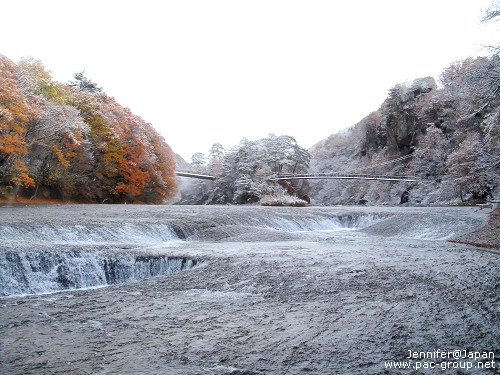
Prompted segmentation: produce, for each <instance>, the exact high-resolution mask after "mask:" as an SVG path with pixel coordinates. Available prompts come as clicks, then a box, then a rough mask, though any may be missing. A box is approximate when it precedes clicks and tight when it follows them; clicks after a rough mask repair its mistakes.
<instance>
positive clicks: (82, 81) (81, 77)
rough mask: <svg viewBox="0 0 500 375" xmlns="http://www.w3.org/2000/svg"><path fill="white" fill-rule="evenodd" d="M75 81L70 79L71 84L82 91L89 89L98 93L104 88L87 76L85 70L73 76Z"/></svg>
mask: <svg viewBox="0 0 500 375" xmlns="http://www.w3.org/2000/svg"><path fill="white" fill-rule="evenodd" d="M73 77H74V78H75V80H74V81H70V82H69V85H70V86H73V87H77V88H79V89H80V90H82V91H88V92H91V93H98V92H101V91H102V88H101V87H99V86H97V83H95V82H92V81H91V80H90V79H89V78H87V77H85V71H82V72H77V73H75V75H74V76H73Z"/></svg>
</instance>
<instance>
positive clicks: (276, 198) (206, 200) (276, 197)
mask: <svg viewBox="0 0 500 375" xmlns="http://www.w3.org/2000/svg"><path fill="white" fill-rule="evenodd" d="M310 157H311V156H310V154H309V151H308V150H306V149H305V148H303V147H301V146H299V145H298V144H297V141H296V140H295V138H293V137H291V136H288V135H280V136H276V135H274V134H270V135H269V136H267V137H266V138H262V139H258V140H255V141H250V140H248V139H246V138H243V139H242V140H241V141H240V143H239V144H238V145H236V146H234V147H231V148H229V149H228V150H225V149H224V147H223V146H222V145H221V144H220V143H215V144H214V145H213V146H212V148H211V150H210V151H209V153H208V158H206V157H205V155H204V154H203V153H201V152H198V153H196V154H194V155H193V157H192V160H191V163H190V164H187V165H185V167H186V168H187V169H189V170H190V171H192V172H198V173H201V174H206V175H211V176H215V177H216V178H217V179H216V180H215V181H213V182H212V181H206V180H194V181H193V180H191V181H188V180H183V182H182V184H181V201H180V203H184V204H224V203H235V204H244V203H256V202H261V204H267V203H269V204H273V205H274V204H276V205H281V204H286V205H304V204H306V202H309V196H308V193H307V192H308V190H309V189H308V186H309V185H308V183H307V182H305V181H304V180H302V181H299V182H298V181H280V182H279V183H278V182H275V181H272V178H273V177H276V176H277V175H278V174H279V173H305V172H307V171H308V168H309V161H310ZM266 202H267V203H266Z"/></svg>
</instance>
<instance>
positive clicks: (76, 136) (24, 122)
mask: <svg viewBox="0 0 500 375" xmlns="http://www.w3.org/2000/svg"><path fill="white" fill-rule="evenodd" d="M74 79H75V80H74V81H71V82H68V83H60V82H56V81H54V80H53V79H52V77H51V75H50V73H49V72H48V71H47V70H46V69H45V67H44V66H43V64H42V63H41V62H40V61H38V60H34V59H32V58H27V59H22V60H21V61H20V62H19V63H18V64H14V63H13V62H11V61H10V60H9V59H7V58H6V57H3V56H1V55H0V198H2V197H3V198H6V197H16V196H24V197H29V198H44V199H58V200H75V201H84V202H99V203H102V202H107V203H125V202H128V203H134V202H142V203H162V202H164V201H165V199H166V198H169V197H173V196H175V194H176V189H177V186H176V177H175V162H174V159H173V154H172V151H171V149H170V147H169V146H168V145H167V144H166V142H165V140H164V139H163V138H162V137H161V136H160V135H159V134H158V133H157V132H156V131H155V129H154V128H153V127H152V126H151V125H150V124H148V123H146V122H145V121H144V120H143V119H142V118H140V117H139V116H136V115H134V114H133V113H132V112H131V111H130V109H128V108H124V107H122V106H121V105H120V104H119V103H117V102H116V100H115V99H114V98H112V97H109V96H108V95H106V93H104V92H103V91H102V89H101V88H100V87H98V86H97V85H96V84H95V83H93V82H92V81H91V80H89V79H88V78H87V77H85V75H84V73H83V72H81V73H77V74H75V77H74Z"/></svg>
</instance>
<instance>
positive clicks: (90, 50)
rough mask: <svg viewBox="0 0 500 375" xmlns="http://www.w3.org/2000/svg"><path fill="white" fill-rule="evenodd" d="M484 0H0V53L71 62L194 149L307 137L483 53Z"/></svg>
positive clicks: (188, 150)
mask: <svg viewBox="0 0 500 375" xmlns="http://www.w3.org/2000/svg"><path fill="white" fill-rule="evenodd" d="M490 4H491V0H418V1H408V0H377V1H374V0H357V1H356V0H344V1H334V0H302V1H296V0H251V1H249V0H247V1H240V0H177V1H170V0H163V1H156V0H142V1H131V0H119V1H113V0H81V1H80V0H78V1H77V0H71V1H68V0H60V1H57V0H44V1H40V0H16V1H11V0H0V9H1V11H2V17H1V18H2V19H1V22H0V35H1V38H0V53H1V54H4V55H6V56H7V57H9V58H10V59H12V60H14V61H19V59H20V58H21V57H23V56H33V57H34V58H36V59H39V60H41V61H42V62H43V63H44V65H45V67H46V68H47V69H48V70H50V71H51V72H52V75H53V78H54V79H56V80H58V81H61V82H67V81H68V80H71V79H72V78H73V74H74V73H75V72H77V71H81V70H85V72H86V76H87V77H88V78H90V79H91V80H92V81H94V82H96V83H97V84H98V85H99V86H101V87H103V89H104V91H106V93H108V94H109V95H110V96H113V97H115V98H116V99H117V100H118V102H119V103H120V104H122V105H123V106H126V107H129V108H130V109H131V110H132V112H133V113H135V114H137V115H139V116H141V117H142V118H143V119H144V120H146V121H147V122H150V123H151V124H152V125H153V126H154V127H155V128H156V129H157V130H158V131H159V132H160V133H161V134H162V135H163V136H164V137H165V139H166V141H167V143H168V144H169V145H170V146H171V147H172V149H173V150H174V151H175V152H177V153H179V154H180V155H181V156H183V157H184V158H185V159H186V160H187V161H190V159H191V156H192V154H194V153H195V152H203V153H205V154H207V153H208V150H209V149H210V147H211V145H212V144H213V143H214V142H220V143H222V144H223V146H224V147H226V148H229V147H231V146H234V145H236V144H237V143H238V142H239V141H240V140H241V138H243V137H246V138H249V139H257V138H261V137H265V136H267V135H268V134H269V133H274V134H276V135H281V134H287V135H291V136H293V137H295V138H296V139H297V141H298V142H299V144H300V145H301V146H303V147H306V148H309V147H311V146H312V145H313V144H315V143H316V142H319V141H320V140H322V139H324V138H326V137H327V136H329V135H330V134H332V133H335V132H337V131H338V130H341V129H344V128H346V127H349V126H352V125H354V124H355V123H357V122H358V121H359V120H361V119H362V118H363V117H365V116H366V115H368V114H369V113H370V112H371V111H374V110H376V109H378V108H379V106H380V104H381V103H382V101H383V100H384V99H385V98H386V96H387V92H388V90H389V89H390V88H391V87H393V86H394V85H395V84H397V83H404V82H411V81H413V79H415V78H418V77H424V76H428V75H431V76H434V77H435V78H438V76H439V74H440V73H441V71H442V70H443V68H445V67H446V66H448V65H449V64H450V63H452V62H454V61H457V60H462V59H465V58H467V57H469V56H481V55H487V54H488V53H487V51H486V50H484V49H483V48H482V46H483V45H487V44H497V42H498V40H499V39H500V38H499V34H498V29H499V25H498V23H497V24H495V23H491V24H489V25H483V24H481V23H480V18H481V15H482V10H484V9H485V8H487V7H488V6H489V5H490Z"/></svg>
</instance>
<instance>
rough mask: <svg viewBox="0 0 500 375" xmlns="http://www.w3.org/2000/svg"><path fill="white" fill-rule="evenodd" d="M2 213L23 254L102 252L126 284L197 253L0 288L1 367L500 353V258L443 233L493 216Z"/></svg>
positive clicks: (330, 210)
mask: <svg viewBox="0 0 500 375" xmlns="http://www.w3.org/2000/svg"><path fill="white" fill-rule="evenodd" d="M98 209H99V211H98ZM34 218H36V220H35V219H34ZM0 219H1V220H0V239H1V240H2V241H1V242H0V251H1V252H2V256H3V257H11V258H12V259H15V260H13V261H11V262H10V264H24V265H29V264H37V263H36V262H34V261H33V259H31V260H29V259H28V258H29V257H26V254H38V255H40V254H58V255H57V256H59V257H64V256H69V255H71V257H70V258H73V259H76V257H75V256H76V255H79V256H81V257H82V258H84V257H85V256H90V255H92V257H93V259H97V258H98V259H99V261H98V262H97V263H98V264H99V265H100V268H99V269H100V271H99V273H100V275H101V276H100V279H101V280H105V281H106V283H108V281H111V280H113V279H114V280H117V279H126V277H125V276H123V275H125V274H126V272H123V273H122V271H121V270H122V268H121V267H122V266H121V265H120V264H121V262H123V264H130V265H132V264H136V263H139V264H140V265H139V266H138V270H134V271H133V272H137V273H142V272H145V273H149V272H151V269H160V268H162V267H163V268H168V267H167V264H169V263H170V261H171V260H173V261H174V263H175V264H177V266H176V267H177V268H176V269H178V268H182V262H183V260H184V259H185V260H186V261H185V268H186V269H185V270H183V271H182V272H176V273H172V274H170V275H168V276H165V277H162V276H160V277H151V278H148V279H144V280H140V281H135V282H126V283H122V284H113V285H110V286H109V287H106V288H96V289H71V290H66V291H63V292H55V293H51V294H42V295H29V296H23V297H20V296H17V297H16V296H10V297H3V298H1V299H0V309H1V310H0V373H2V374H4V373H5V374H25V373H30V374H64V373H71V374H139V373H148V374H190V375H192V374H228V373H231V372H233V373H235V374H237V373H240V374H241V373H245V374H247V373H248V374H250V373H253V374H256V373H260V374H298V373H314V374H352V373H364V374H379V373H409V374H411V373H425V372H422V371H416V370H414V369H413V370H408V371H399V370H398V371H394V370H393V371H388V369H387V367H386V362H387V361H403V360H405V358H406V356H407V355H408V350H412V351H417V352H418V351H433V350H437V349H439V350H443V351H451V350H472V351H488V352H493V353H494V354H495V356H496V358H498V357H499V356H500V353H499V341H498V337H500V328H499V327H500V320H499V316H498V306H499V305H500V294H499V290H500V277H499V274H498V269H500V260H499V258H500V257H499V254H498V252H495V251H494V250H492V251H482V250H480V249H477V248H475V247H473V246H470V245H464V244H456V243H450V242H448V241H447V240H446V239H448V238H451V237H452V236H454V235H461V234H463V233H467V232H468V231H471V230H474V229H476V228H478V227H480V226H481V225H482V224H483V223H485V222H486V221H487V219H488V212H487V211H486V210H481V211H480V210H477V209H473V208H444V207H440V208H411V207H404V208H392V207H366V208H345V207H311V208H300V209H288V208H269V207H268V208H264V207H231V206H224V207H165V206H161V207H160V206H134V207H123V206H90V207H89V206H85V205H79V206H45V207H44V206H37V207H32V206H30V207H6V206H2V207H0ZM361 222H363V224H360V223H361ZM339 223H340V224H339ZM16 231H18V233H22V235H18V234H16ZM49 233H50V234H51V235H50V236H49V235H47V234H49ZM75 233H77V234H78V235H76V234H75ZM23 254H24V255H23ZM127 254H129V255H127ZM23 256H24V258H23ZM33 256H34V255H33ZM52 256H53V255H50V256H48V258H51V257H52ZM122 256H123V258H122ZM128 256H130V258H127V257H128ZM99 257H101V258H99ZM51 259H52V258H51ZM122 259H125V260H122ZM189 260H192V261H193V264H194V261H197V263H196V266H195V267H192V268H190V269H187V268H188V263H189ZM51 262H52V263H51ZM82 262H83V260H82ZM158 262H159V263H158ZM179 262H180V263H179ZM42 263H43V262H42ZM46 263H47V264H53V266H50V267H49V266H47V269H51V270H53V271H51V272H53V274H54V276H56V277H57V275H58V274H59V273H58V272H59V271H57V270H58V268H57V267H55V265H56V264H57V265H59V264H69V265H70V266H69V269H71V270H72V272H74V270H76V269H78V266H77V264H76V261H75V263H74V264H72V263H71V262H68V261H66V260H65V261H62V260H61V259H60V258H57V257H56V258H54V259H52V260H50V261H49V260H46ZM83 263H85V262H83ZM174 263H172V264H174ZM29 267H31V266H29ZM134 267H135V266H134ZM174 268H175V267H174ZM28 269H29V268H28ZM35 269H36V267H35ZM82 269H85V267H83V268H82ZM106 270H107V271H106ZM146 270H147V271H146ZM1 272H4V271H1ZM65 272H66V270H65V269H64V268H62V269H60V274H62V275H66V273H65ZM127 272H128V273H130V272H132V271H131V268H128V271H127ZM86 273H89V272H87V271H86ZM2 275H3V273H2ZM2 277H6V276H2ZM3 280H5V279H3ZM68 280H72V279H71V278H70V277H68ZM61 281H62V283H63V284H64V283H67V285H68V286H70V285H72V284H71V283H73V284H75V285H76V281H67V280H66V281H65V279H64V277H62V278H61ZM71 288H73V286H71ZM476 362H477V361H476ZM476 362H475V363H474V364H475V365H476ZM497 366H498V365H497ZM494 371H496V370H494ZM439 372H441V373H450V374H451V373H458V372H457V371H454V370H453V369H450V370H449V371H441V370H440V371H439ZM429 373H433V372H429ZM468 373H473V374H483V373H494V372H491V371H490V372H485V371H484V370H480V369H479V368H474V369H471V370H469V371H468Z"/></svg>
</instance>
